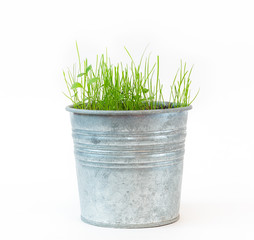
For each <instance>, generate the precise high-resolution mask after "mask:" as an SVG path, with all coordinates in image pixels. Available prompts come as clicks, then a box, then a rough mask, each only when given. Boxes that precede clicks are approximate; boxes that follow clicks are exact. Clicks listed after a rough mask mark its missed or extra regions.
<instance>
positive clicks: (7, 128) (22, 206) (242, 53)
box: [0, 0, 254, 240]
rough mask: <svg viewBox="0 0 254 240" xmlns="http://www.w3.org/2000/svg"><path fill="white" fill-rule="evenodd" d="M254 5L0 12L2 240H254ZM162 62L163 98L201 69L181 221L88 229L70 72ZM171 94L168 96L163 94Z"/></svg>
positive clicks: (36, 5) (1, 7)
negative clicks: (99, 58)
mask: <svg viewBox="0 0 254 240" xmlns="http://www.w3.org/2000/svg"><path fill="white" fill-rule="evenodd" d="M253 9H254V6H253V1H247V0H241V1H235V0H231V1H227V0H213V1H204V0H203V1H202V0H194V1H190V0H189V1H188V0H186V1H183V0H176V1H161V0H156V1H155V0H153V1H150V0H146V1H144V0H140V1H138V0H128V1H120V0H119V1H113V0H107V1H102V0H101V1H99V0H91V1H75V0H72V1H63V0H62V1H53V0H50V1H49V0H44V1H28V0H22V1H18V0H13V1H11V0H10V1H1V2H0V26H1V28H0V35H1V37H0V70H1V71H0V81H1V85H0V100H1V111H0V112H1V113H0V114H1V117H0V121H1V124H0V141H1V142H0V239H4V240H5V239H26V240H29V239H61V240H63V239H73V240H74V239H105V240H106V239H110V240H114V239H145V238H146V239H176V240H178V239H187V238H188V239H206V240H208V239H254V220H253V219H254V218H253V216H254V174H253V172H254V154H253V149H254V144H253V142H254V141H253V134H254V131H253V122H254V115H253V99H254V96H253V92H254V77H253V76H254V74H253V72H254V58H253V56H254V14H253ZM76 40H77V41H78V43H79V48H80V54H81V56H82V57H83V58H88V59H89V60H90V61H91V62H92V63H93V61H94V59H95V55H96V54H101V53H103V52H105V49H106V48H107V49H108V52H109V55H110V56H111V58H112V60H113V61H115V62H117V61H124V62H126V61H128V57H127V55H126V53H125V51H124V46H126V47H127V48H128V49H129V50H130V52H131V53H132V55H133V57H134V58H135V59H136V60H138V59H139V57H140V56H141V53H142V51H143V50H144V48H145V47H146V46H147V45H148V44H149V47H148V52H152V53H153V55H152V57H153V59H154V60H155V57H156V55H157V54H158V55H160V66H161V68H160V69H161V72H160V76H161V81H162V82H163V83H164V85H165V90H166V88H167V86H169V84H170V82H171V81H172V78H173V76H174V74H175V72H176V70H177V68H178V66H179V62H180V59H183V60H184V61H187V63H188V64H189V66H191V65H193V64H194V71H193V75H192V80H193V86H192V89H193V92H195V91H197V90H198V88H199V87H200V89H201V91H200V94H199V96H198V98H197V100H196V101H195V102H194V104H193V110H191V111H190V112H189V119H188V135H187V139H186V155H185V169H184V178H183V188H182V202H181V219H180V220H179V221H178V222H177V223H175V224H172V225H168V226H165V227H160V228H153V229H139V230H121V229H105V228H98V227H94V226H90V225H87V224H85V223H83V222H81V221H80V212H79V200H78V192H77V184H76V175H75V165H74V155H73V143H72V138H71V126H70V122H69V113H67V112H66V111H65V110H64V108H65V106H66V105H67V104H69V101H68V99H65V97H64V96H63V94H62V91H65V85H64V81H63V77H62V70H63V69H65V70H66V68H67V67H71V66H72V64H73V63H75V62H76V61H77V56H76V52H75V41H76ZM165 94H168V93H166V91H165Z"/></svg>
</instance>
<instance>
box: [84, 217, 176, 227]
mask: <svg viewBox="0 0 254 240" xmlns="http://www.w3.org/2000/svg"><path fill="white" fill-rule="evenodd" d="M179 218H180V215H178V216H177V217H176V218H173V219H171V220H168V221H162V222H156V223H148V224H124V225H122V224H107V223H100V222H94V221H91V220H87V219H85V218H84V217H83V216H81V220H82V221H83V222H85V223H88V224H90V225H94V226H98V227H107V228H151V227H160V226H164V225H168V224H171V223H174V222H176V221H178V220H179Z"/></svg>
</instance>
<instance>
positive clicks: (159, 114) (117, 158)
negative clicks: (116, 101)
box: [66, 106, 191, 228]
mask: <svg viewBox="0 0 254 240" xmlns="http://www.w3.org/2000/svg"><path fill="white" fill-rule="evenodd" d="M190 109H191V106H189V107H183V108H175V109H174V108H173V109H158V110H142V111H97V110H80V109H74V108H72V106H68V107H67V108H66V110H67V111H69V112H70V113H71V124H72V132H73V134H72V136H73V141H74V152H75V158H76V168H77V178H78V187H79V196H80V206H81V219H82V220H83V221H84V222H86V223H89V224H93V225H97V226H102V227H115V228H143V227H156V226H161V225H165V224H169V223H173V222H175V221H177V220H178V219H179V206H180V195H181V182H182V171H183V158H184V145H185V137H186V123H187V115H188V111H187V110H190Z"/></svg>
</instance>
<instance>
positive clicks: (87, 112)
mask: <svg viewBox="0 0 254 240" xmlns="http://www.w3.org/2000/svg"><path fill="white" fill-rule="evenodd" d="M165 104H167V105H168V102H165ZM191 109H192V105H190V106H188V107H179V108H167V109H154V110H86V109H76V108H73V105H68V106H67V107H66V108H65V110H66V111H68V112H71V113H75V114H81V115H109V116H121V115H150V114H162V113H176V112H183V111H188V110H191Z"/></svg>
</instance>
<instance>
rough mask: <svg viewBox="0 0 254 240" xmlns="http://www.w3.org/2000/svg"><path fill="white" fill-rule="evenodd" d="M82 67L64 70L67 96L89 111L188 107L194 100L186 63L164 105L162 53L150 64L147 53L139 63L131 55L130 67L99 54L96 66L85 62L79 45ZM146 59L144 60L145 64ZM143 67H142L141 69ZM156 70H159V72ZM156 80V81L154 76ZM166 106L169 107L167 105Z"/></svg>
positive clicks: (180, 70) (75, 105) (79, 107)
mask: <svg viewBox="0 0 254 240" xmlns="http://www.w3.org/2000/svg"><path fill="white" fill-rule="evenodd" d="M76 49H77V53H78V69H77V67H76V66H75V65H74V66H73V69H72V70H70V69H68V71H67V72H65V71H64V72H63V75H64V80H65V83H66V86H67V91H68V93H67V94H66V93H64V95H65V96H66V97H67V98H69V99H70V101H71V102H72V104H73V107H74V108H77V109H88V110H150V109H157V108H170V107H185V106H189V105H190V104H191V103H192V102H193V101H194V99H195V98H196V96H197V94H198V93H197V94H196V96H195V98H194V99H192V100H190V84H191V81H190V75H191V71H192V68H191V70H190V71H187V70H186V63H185V64H184V66H183V64H182V62H181V66H180V69H179V71H178V72H180V73H179V80H177V77H178V72H177V74H176V75H175V78H174V81H173V84H172V86H171V89H170V90H171V92H170V99H169V102H171V104H169V106H166V105H165V104H164V98H163V94H162V88H163V85H162V84H161V83H160V78H159V56H157V61H156V63H154V64H153V65H152V66H150V56H148V57H146V58H145V59H144V54H145V51H144V52H143V54H142V56H141V59H140V62H139V64H138V65H136V64H135V62H134V61H133V59H132V56H131V54H130V53H129V51H128V50H127V49H126V48H125V50H126V53H127V54H128V55H129V57H130V60H131V63H130V66H128V65H125V66H124V65H123V64H122V63H118V64H116V65H113V64H111V61H110V58H109V57H108V56H107V53H106V56H105V55H104V54H102V55H101V57H100V58H99V57H98V55H97V60H96V67H95V68H93V67H92V65H90V64H88V60H87V59H86V60H85V61H81V59H80V54H79V49H78V45H77V43H76ZM143 62H144V63H143ZM141 68H142V69H141ZM155 70H156V71H155ZM155 72H156V79H155V84H154V80H153V79H154V75H155ZM165 106H166V107H165Z"/></svg>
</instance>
